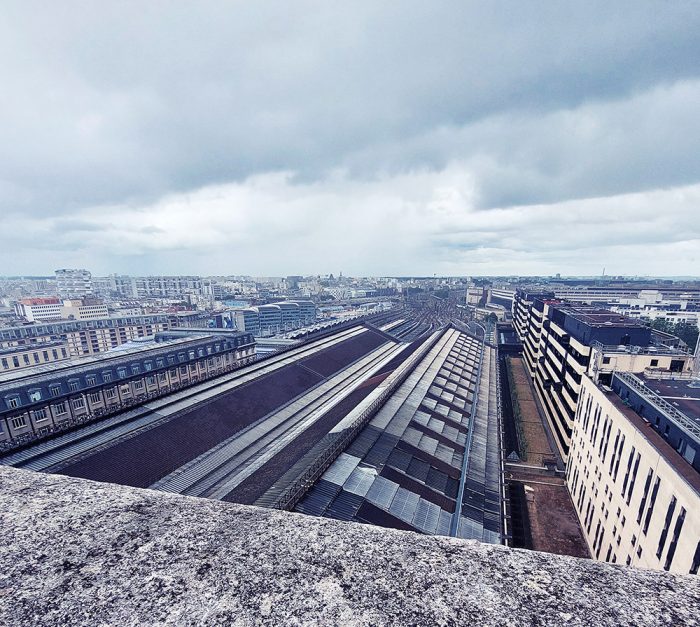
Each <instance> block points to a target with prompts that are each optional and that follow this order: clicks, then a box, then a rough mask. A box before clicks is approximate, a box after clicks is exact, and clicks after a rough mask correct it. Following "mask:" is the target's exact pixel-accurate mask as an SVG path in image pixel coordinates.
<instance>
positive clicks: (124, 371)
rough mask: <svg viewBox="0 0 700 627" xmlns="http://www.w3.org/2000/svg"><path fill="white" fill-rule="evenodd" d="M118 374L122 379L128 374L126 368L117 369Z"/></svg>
mask: <svg viewBox="0 0 700 627" xmlns="http://www.w3.org/2000/svg"><path fill="white" fill-rule="evenodd" d="M117 376H118V377H119V378H120V379H123V378H124V377H125V376H126V368H118V369H117Z"/></svg>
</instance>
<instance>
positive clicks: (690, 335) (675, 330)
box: [649, 318, 700, 351]
mask: <svg viewBox="0 0 700 627" xmlns="http://www.w3.org/2000/svg"><path fill="white" fill-rule="evenodd" d="M649 326H650V327H651V328H652V329H656V330H657V331H663V332H664V333H670V334H671V335H675V336H676V337H677V338H680V339H681V340H683V341H684V342H685V343H686V344H687V345H688V348H690V350H691V351H692V350H694V349H695V345H696V343H697V341H698V333H700V329H698V327H697V325H695V324H689V323H687V322H676V323H673V322H671V321H669V320H664V319H662V318H657V319H656V320H654V321H652V323H651V324H650V325H649Z"/></svg>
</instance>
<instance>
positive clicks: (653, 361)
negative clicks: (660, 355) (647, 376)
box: [649, 359, 659, 368]
mask: <svg viewBox="0 0 700 627" xmlns="http://www.w3.org/2000/svg"><path fill="white" fill-rule="evenodd" d="M649 365H650V366H651V367H652V368H653V367H654V366H658V365H659V360H658V359H652V360H651V362H650V364H649Z"/></svg>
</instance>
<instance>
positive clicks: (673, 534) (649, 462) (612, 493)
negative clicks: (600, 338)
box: [566, 373, 700, 574]
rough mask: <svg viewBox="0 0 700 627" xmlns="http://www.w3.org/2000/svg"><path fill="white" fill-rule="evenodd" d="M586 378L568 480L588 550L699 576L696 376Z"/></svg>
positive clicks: (699, 388) (699, 397)
mask: <svg viewBox="0 0 700 627" xmlns="http://www.w3.org/2000/svg"><path fill="white" fill-rule="evenodd" d="M674 376H675V377H676V378H673V379H672V378H666V379H654V378H650V377H648V376H644V375H640V376H637V375H633V374H630V373H615V374H614V375H613V376H612V379H611V382H610V386H606V385H602V384H596V383H595V381H594V380H593V379H592V378H591V377H588V376H585V377H584V378H583V383H582V387H581V399H580V403H579V408H578V412H577V420H576V422H575V424H574V429H573V433H572V437H571V449H570V454H569V461H568V465H567V473H566V477H567V485H568V487H569V490H570V493H571V497H572V500H573V502H574V505H575V509H576V512H577V515H578V517H579V520H580V523H581V528H582V530H583V533H584V536H585V538H586V541H587V543H588V546H589V549H590V551H591V555H592V556H593V557H595V559H599V560H603V561H606V562H612V563H619V564H627V565H634V566H639V567H642V568H653V569H658V570H667V571H671V572H677V573H686V574H687V573H691V574H697V573H698V568H699V567H700V453H699V452H700V382H698V381H697V380H695V381H693V380H691V379H689V378H687V377H680V375H674Z"/></svg>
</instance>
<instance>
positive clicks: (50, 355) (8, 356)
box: [0, 340, 69, 373]
mask: <svg viewBox="0 0 700 627" xmlns="http://www.w3.org/2000/svg"><path fill="white" fill-rule="evenodd" d="M68 357H69V355H68V346H67V344H66V343H65V342H62V341H60V340H59V341H56V342H45V343H43V344H41V345H37V346H21V347H17V348H5V349H0V373H2V372H9V371H11V370H20V369H22V368H29V367H31V366H39V365H42V364H49V363H53V362H57V361H63V360H64V359H68Z"/></svg>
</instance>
